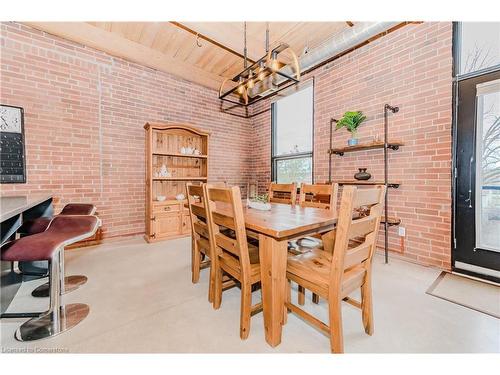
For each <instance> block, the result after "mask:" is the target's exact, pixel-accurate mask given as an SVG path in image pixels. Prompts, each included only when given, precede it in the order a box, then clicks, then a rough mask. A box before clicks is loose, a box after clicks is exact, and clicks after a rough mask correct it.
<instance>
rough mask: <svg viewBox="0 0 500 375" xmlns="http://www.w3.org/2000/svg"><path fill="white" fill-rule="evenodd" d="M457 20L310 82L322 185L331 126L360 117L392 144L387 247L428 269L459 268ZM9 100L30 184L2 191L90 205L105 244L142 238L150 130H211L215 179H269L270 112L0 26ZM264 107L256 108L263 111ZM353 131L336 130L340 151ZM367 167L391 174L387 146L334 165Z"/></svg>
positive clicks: (334, 66) (389, 40) (346, 171)
mask: <svg viewBox="0 0 500 375" xmlns="http://www.w3.org/2000/svg"><path fill="white" fill-rule="evenodd" d="M451 31H452V27H451V23H423V24H419V25H409V26H405V27H403V28H401V29H399V30H397V31H395V32H393V33H391V34H389V35H387V36H384V37H382V38H380V39H377V40H375V41H373V42H371V43H370V44H368V45H366V46H364V47H362V48H360V49H358V50H356V51H354V52H352V53H349V54H347V55H345V56H343V57H341V58H339V59H337V60H335V61H334V62H332V63H330V64H328V65H325V66H323V67H321V68H319V69H317V70H315V71H314V72H312V73H310V74H309V75H308V76H306V77H305V79H307V78H314V84H315V86H314V87H315V88H314V90H315V108H314V111H315V112H314V113H315V117H314V123H315V136H314V142H315V145H314V177H315V181H316V182H322V181H326V180H327V179H328V155H327V152H326V150H327V149H328V141H329V140H328V137H329V133H328V128H329V119H330V117H336V118H338V117H339V116H341V115H342V114H343V112H344V111H346V110H362V111H364V112H365V114H366V115H367V116H368V121H367V122H366V123H365V124H363V125H362V127H361V128H360V131H359V135H358V136H359V137H360V138H361V140H362V141H363V140H370V139H372V138H373V137H374V136H376V135H379V136H380V137H381V136H382V134H383V133H382V129H383V128H382V127H383V106H384V104H385V103H390V104H392V105H397V106H399V107H400V112H399V113H398V114H395V115H392V116H391V118H390V136H391V138H400V139H402V140H403V141H404V142H405V146H404V147H403V148H401V149H400V150H399V151H396V152H393V151H390V153H389V162H390V174H389V175H390V178H391V179H395V180H401V181H402V183H403V184H402V186H401V187H400V189H391V190H390V192H389V194H390V215H391V216H398V217H400V218H401V219H402V225H403V226H404V227H405V228H406V232H407V236H406V238H405V242H404V243H403V244H402V242H401V240H400V238H399V237H397V235H396V228H391V229H390V248H391V250H392V251H394V252H397V253H399V254H401V255H402V256H404V257H406V258H408V259H411V260H414V261H417V262H419V263H423V264H432V265H436V266H439V267H443V268H449V266H450V226H451V224H450V212H451V194H450V190H451V186H450V184H451V176H450V164H451ZM1 49H2V50H1V52H2V53H1V56H0V58H1V70H0V79H1V80H0V83H1V92H0V95H1V102H2V103H5V104H11V105H18V106H22V107H24V109H25V127H26V128H25V129H26V141H27V150H26V152H27V157H28V183H27V184H19V185H1V189H2V192H5V191H12V190H14V191H19V192H27V193H29V192H38V191H46V192H50V193H53V194H54V196H55V197H56V199H57V207H56V209H59V208H60V207H61V205H63V204H65V203H67V202H70V201H89V202H95V204H96V205H97V206H98V208H99V212H100V213H101V217H102V218H103V220H104V235H105V236H106V237H111V236H120V235H127V234H134V233H141V232H143V231H144V130H143V128H142V126H143V124H144V122H146V121H167V122H168V121H170V122H186V123H190V124H193V125H195V126H198V127H200V128H202V129H205V130H208V131H211V132H212V139H211V149H210V152H211V155H212V160H211V163H210V170H209V175H210V179H211V180H212V181H214V180H219V181H221V180H227V181H228V183H230V184H245V182H246V181H247V180H248V179H249V178H250V177H251V178H254V177H257V178H258V179H259V181H260V183H261V186H265V184H267V183H268V182H269V181H270V175H271V173H270V172H271V171H270V150H271V146H270V140H271V122H270V119H271V115H270V112H266V113H264V114H261V115H258V116H256V117H254V118H252V119H251V120H245V119H239V118H237V117H233V116H229V115H226V114H222V113H220V112H219V102H218V100H217V99H216V97H217V95H216V93H215V92H214V91H212V90H209V89H206V88H203V87H201V86H198V85H195V84H193V83H190V82H188V81H184V80H182V79H178V78H176V77H174V76H172V75H169V74H166V73H162V72H158V71H155V70H152V69H149V68H145V67H142V66H139V65H136V64H133V63H129V62H127V61H124V60H122V59H119V58H115V57H112V56H109V55H107V54H105V53H102V52H99V51H96V50H93V49H91V48H87V47H84V46H81V45H78V44H75V43H72V42H69V41H66V40H63V39H60V38H57V37H54V36H51V35H48V34H46V33H43V32H39V31H37V30H34V29H31V28H29V27H26V26H23V25H20V24H16V23H2V24H1ZM265 108H269V103H265V102H264V103H261V104H259V105H258V107H257V108H256V109H257V110H261V109H265ZM348 137H349V135H348V134H347V132H345V131H343V130H342V131H338V132H336V133H334V145H335V146H340V145H345V143H346V140H347V138H348ZM358 167H367V168H368V170H369V172H371V173H372V175H373V178H374V179H381V178H383V158H382V152H381V150H373V151H367V152H362V153H357V154H350V155H346V156H344V157H343V158H340V157H338V156H334V157H333V178H334V179H340V178H349V179H352V176H353V174H354V173H355V172H356V170H357V168H358Z"/></svg>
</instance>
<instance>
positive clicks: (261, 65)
mask: <svg viewBox="0 0 500 375" xmlns="http://www.w3.org/2000/svg"><path fill="white" fill-rule="evenodd" d="M264 68H265V64H264V61H261V62H260V63H259V69H258V72H259V73H258V74H257V79H258V80H259V81H262V80H264Z"/></svg>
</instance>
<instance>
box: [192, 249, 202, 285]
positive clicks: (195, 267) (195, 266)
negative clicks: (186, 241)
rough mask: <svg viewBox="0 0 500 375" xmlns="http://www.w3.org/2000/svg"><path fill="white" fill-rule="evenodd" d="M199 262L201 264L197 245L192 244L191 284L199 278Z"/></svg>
mask: <svg viewBox="0 0 500 375" xmlns="http://www.w3.org/2000/svg"><path fill="white" fill-rule="evenodd" d="M200 264H201V254H200V252H199V251H198V249H197V247H196V246H194V244H193V247H192V249H191V274H192V281H193V284H196V283H197V282H198V281H199V280H200Z"/></svg>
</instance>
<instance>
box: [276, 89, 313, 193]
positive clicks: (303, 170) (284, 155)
mask: <svg viewBox="0 0 500 375" xmlns="http://www.w3.org/2000/svg"><path fill="white" fill-rule="evenodd" d="M313 96H314V89H313V85H312V84H311V85H309V86H307V87H305V88H302V89H300V91H297V92H294V93H293V94H290V95H288V96H286V97H284V98H282V99H279V100H277V101H276V102H274V103H273V104H272V107H271V111H272V154H271V165H272V178H273V181H276V182H277V183H280V184H287V183H291V182H297V183H298V184H300V183H301V182H305V183H312V182H313V108H314V103H313Z"/></svg>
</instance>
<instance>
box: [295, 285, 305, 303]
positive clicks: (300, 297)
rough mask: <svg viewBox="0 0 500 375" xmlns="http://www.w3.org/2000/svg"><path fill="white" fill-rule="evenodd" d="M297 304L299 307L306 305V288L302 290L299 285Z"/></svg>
mask: <svg viewBox="0 0 500 375" xmlns="http://www.w3.org/2000/svg"><path fill="white" fill-rule="evenodd" d="M297 302H298V304H299V305H301V306H302V305H304V303H306V288H304V287H303V286H301V285H299V294H298V301H297Z"/></svg>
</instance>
